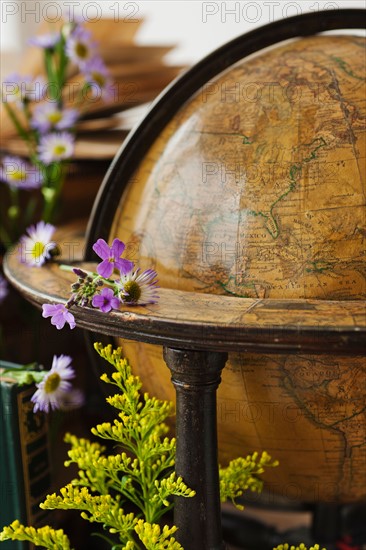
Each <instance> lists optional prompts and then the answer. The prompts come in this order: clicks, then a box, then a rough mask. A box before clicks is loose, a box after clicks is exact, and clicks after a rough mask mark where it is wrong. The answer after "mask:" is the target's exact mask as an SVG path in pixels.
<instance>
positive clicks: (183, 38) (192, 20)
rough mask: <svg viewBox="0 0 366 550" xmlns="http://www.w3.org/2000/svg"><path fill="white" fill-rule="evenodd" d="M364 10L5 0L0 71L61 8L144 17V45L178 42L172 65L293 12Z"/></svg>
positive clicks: (184, 1)
mask: <svg viewBox="0 0 366 550" xmlns="http://www.w3.org/2000/svg"><path fill="white" fill-rule="evenodd" d="M351 7H352V8H364V7H365V2H364V1H363V0H336V1H314V0H297V1H290V0H289V1H288V0H268V1H266V0H261V1H258V0H257V1H250V0H246V1H240V2H239V1H229V2H220V1H199V0H174V1H169V0H159V1H155V0H152V1H150V0H149V2H146V1H145V2H139V1H132V2H130V1H128V2H122V1H105V0H103V1H101V0H99V1H98V2H93V1H89V0H74V1H67V0H65V1H58V2H56V1H52V2H48V1H47V0H43V1H42V2H39V1H38V2H36V1H33V0H26V1H24V0H11V1H8V0H3V1H2V3H1V12H2V19H1V23H2V25H1V27H2V28H1V39H0V40H1V53H2V56H3V58H2V63H1V71H2V72H4V70H5V68H6V66H7V65H8V63H7V62H6V59H5V61H4V57H5V58H8V59H10V58H13V59H14V58H16V57H19V56H20V55H21V54H22V52H24V50H25V49H26V47H27V42H28V39H29V38H30V37H31V36H32V35H33V34H34V32H35V31H36V28H37V26H38V24H39V23H41V22H43V21H47V20H50V21H56V20H57V18H59V17H60V15H61V10H64V9H72V10H74V11H73V12H74V13H75V14H77V15H79V16H81V17H82V18H84V19H86V20H90V21H93V22H94V21H96V20H97V19H98V18H101V17H110V18H114V19H119V20H121V19H124V20H125V21H126V22H127V21H132V20H133V19H141V18H143V19H144V24H143V25H142V26H141V27H140V29H139V31H138V34H137V36H136V41H137V42H138V43H140V44H157V43H158V44H162V43H165V44H176V48H175V49H174V52H171V53H170V54H169V56H168V58H167V60H170V61H171V62H173V63H193V62H195V61H197V60H198V59H200V58H201V57H203V56H204V55H206V54H207V53H209V52H210V51H212V50H213V49H214V48H217V47H218V46H220V45H221V44H224V43H225V42H227V41H228V40H230V39H231V38H234V37H235V36H238V35H240V34H242V33H243V32H247V31H250V30H252V29H254V28H256V27H258V26H260V25H264V24H266V23H269V22H271V21H274V20H278V19H283V18H285V17H290V16H292V15H296V14H300V13H305V12H317V11H319V10H323V9H337V8H351Z"/></svg>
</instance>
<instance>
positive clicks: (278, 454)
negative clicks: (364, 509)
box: [103, 34, 366, 502]
mask: <svg viewBox="0 0 366 550" xmlns="http://www.w3.org/2000/svg"><path fill="white" fill-rule="evenodd" d="M365 97H366V87H365V39H364V38H363V37H361V36H353V35H349V34H348V35H342V34H323V35H314V36H309V37H305V38H300V39H293V40H288V41H286V42H284V43H281V44H280V45H278V46H275V47H271V48H267V49H266V50H264V51H263V50H262V51H260V52H258V53H253V54H252V55H250V56H249V57H246V58H245V59H241V60H239V61H236V62H235V63H234V64H232V65H231V66H229V67H228V68H225V70H221V69H220V64H218V70H217V75H216V76H215V77H213V78H210V79H209V80H208V81H207V82H206V83H205V84H203V85H201V86H200V87H199V88H198V89H196V90H195V91H194V93H193V94H192V95H191V96H190V97H189V98H188V99H187V100H186V101H185V102H183V103H182V105H180V106H179V108H177V109H176V112H175V113H174V115H173V116H171V117H170V118H169V120H168V121H167V123H166V124H165V125H164V127H163V128H162V130H161V131H159V132H157V135H156V136H155V137H154V139H153V140H151V143H150V144H149V147H148V148H147V150H146V151H143V147H142V150H141V155H140V156H139V154H138V151H137V152H135V160H134V168H133V170H132V171H131V174H130V176H129V178H128V181H122V180H121V182H120V187H122V186H125V190H124V192H123V197H122V200H121V201H120V203H119V205H118V208H115V212H114V213H112V214H114V218H113V223H112V225H111V227H110V228H109V237H110V238H112V237H119V238H121V239H122V240H123V241H125V242H128V243H129V254H130V257H131V258H133V259H134V260H136V261H137V262H138V263H139V264H140V266H141V267H143V268H149V267H152V266H153V267H154V268H155V269H156V270H157V272H158V274H159V280H160V285H161V286H163V287H167V288H171V289H180V290H189V291H199V292H203V293H211V294H227V295H232V296H236V297H237V299H238V300H240V299H241V298H242V297H251V298H274V299H278V300H281V299H292V298H296V299H297V298H315V299H319V300H345V301H346V300H351V299H352V300H363V299H365V296H366V286H365V262H366V255H365V237H366V224H365V220H366V218H365V194H366V188H365V150H366V143H365V115H366V104H365ZM127 147H128V146H127ZM114 170H115V176H114V178H115V180H116V178H117V179H118V169H117V168H114ZM105 198H106V196H105ZM111 204H112V203H111V202H110V205H111ZM109 207H110V206H109ZM105 208H106V207H105ZM112 214H111V217H113V215H112ZM106 216H107V215H106V214H105V217H104V222H103V223H106V222H105V219H106ZM217 322H220V319H217ZM319 337H320V336H319ZM123 346H124V351H125V353H126V355H127V356H128V357H129V358H130V360H131V363H132V364H133V365H135V367H136V371H137V373H138V374H139V375H140V376H141V377H142V380H143V381H144V384H145V388H146V389H147V390H148V391H149V392H150V393H151V394H154V395H157V396H158V397H160V398H168V399H174V390H173V386H172V385H171V382H170V375H169V371H168V369H167V368H166V365H165V364H164V362H163V359H162V350H161V348H159V347H158V346H152V345H148V344H142V343H136V342H134V343H133V342H123ZM323 351H324V352H325V353H324V354H322V355H318V356H317V355H306V354H303V353H298V354H294V355H285V354H283V355H279V354H277V355H266V354H250V353H247V354H237V353H235V352H233V353H231V354H230V355H229V361H228V364H227V367H226V368H225V369H224V371H223V374H222V383H221V386H220V387H219V391H218V409H217V413H218V437H219V455H220V462H221V463H222V464H224V463H227V462H228V461H229V460H230V459H232V458H234V457H236V456H240V455H246V454H247V453H248V452H252V451H254V450H258V451H261V450H266V451H267V452H269V453H270V454H271V455H272V456H273V457H274V458H276V459H278V460H279V462H280V466H279V467H278V468H275V469H272V471H269V472H268V474H267V475H266V482H267V488H269V489H270V490H272V491H274V492H275V493H278V494H280V495H283V496H285V497H289V498H291V499H296V500H301V501H307V502H317V501H325V502H326V501H332V502H350V501H355V500H358V499H364V498H365V497H366V483H365V463H366V407H365V396H366V365H365V359H364V357H357V356H355V357H342V356H337V355H335V354H334V353H333V354H332V353H331V350H329V352H328V353H326V352H327V350H323Z"/></svg>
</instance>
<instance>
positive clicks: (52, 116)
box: [31, 101, 79, 133]
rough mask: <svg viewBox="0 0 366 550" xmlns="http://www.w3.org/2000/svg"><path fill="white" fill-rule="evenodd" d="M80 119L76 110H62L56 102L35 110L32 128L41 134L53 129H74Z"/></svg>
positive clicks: (38, 106) (43, 104) (45, 104)
mask: <svg viewBox="0 0 366 550" xmlns="http://www.w3.org/2000/svg"><path fill="white" fill-rule="evenodd" d="M78 118H79V111H77V110H76V109H60V108H59V106H58V103H57V102H56V101H50V102H49V103H42V104H41V105H37V107H36V108H35V109H34V112H33V116H32V120H31V126H32V128H35V130H38V131H39V132H41V133H45V132H49V131H50V130H51V129H53V128H55V129H56V130H67V129H68V128H72V127H73V126H74V124H75V122H76V121H77V119H78Z"/></svg>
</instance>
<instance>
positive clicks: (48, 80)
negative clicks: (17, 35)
mask: <svg viewBox="0 0 366 550" xmlns="http://www.w3.org/2000/svg"><path fill="white" fill-rule="evenodd" d="M31 43H32V44H33V45H35V46H37V47H39V48H41V49H42V52H43V61H44V68H45V75H46V77H43V76H39V77H36V78H32V77H30V76H21V75H19V74H15V73H14V74H12V75H10V76H9V77H8V78H7V79H6V80H5V81H4V82H3V84H2V90H1V100H2V103H3V106H4V109H5V111H6V113H7V114H8V116H9V118H10V120H11V121H12V123H13V125H14V128H15V129H16V131H17V134H18V136H19V137H20V138H21V139H22V140H23V142H24V144H25V145H26V147H27V151H28V157H29V161H27V160H25V159H24V158H21V157H16V156H13V155H5V156H3V158H2V161H1V166H0V180H1V181H2V182H3V184H5V186H6V188H7V199H6V200H4V201H1V203H2V204H1V208H2V212H1V223H0V241H1V242H2V243H3V245H4V246H5V248H7V247H9V246H10V245H11V244H13V243H14V242H15V241H16V240H17V239H18V237H19V235H20V234H21V233H22V231H23V230H24V228H25V227H27V225H29V223H30V222H31V221H33V220H34V218H35V217H36V216H38V217H39V218H41V219H42V220H43V221H44V222H50V221H52V220H54V219H55V216H56V214H57V211H58V209H59V202H60V197H61V192H62V187H63V183H64V180H65V176H66V173H67V169H68V164H69V162H70V159H71V158H72V156H73V153H74V147H75V131H76V124H77V122H78V121H79V120H80V117H81V116H82V115H83V114H84V113H85V111H86V109H87V108H88V105H89V104H91V103H93V102H95V101H96V100H97V99H103V100H106V101H110V100H111V99H112V98H113V93H114V85H113V80H112V78H111V76H110V74H109V70H108V69H107V67H106V65H105V63H104V61H103V60H102V58H101V56H100V55H99V53H98V48H97V45H96V43H95V42H94V41H93V39H92V35H91V33H90V31H89V30H87V29H85V28H83V25H82V23H81V22H76V21H74V22H70V23H65V24H63V25H62V27H61V28H60V30H59V31H58V32H53V33H49V34H44V35H41V36H38V37H36V38H34V39H32V41H31ZM73 67H74V68H77V70H78V71H79V72H80V73H81V74H82V75H83V82H82V84H81V86H78V87H76V90H75V89H73V90H71V88H70V87H69V86H68V85H67V78H68V75H69V73H70V71H71V70H72V68H73ZM70 102H71V107H70ZM3 193H4V191H3ZM25 194H28V197H29V200H25V201H24V195H25Z"/></svg>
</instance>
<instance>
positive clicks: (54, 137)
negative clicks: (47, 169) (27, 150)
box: [37, 132, 74, 164]
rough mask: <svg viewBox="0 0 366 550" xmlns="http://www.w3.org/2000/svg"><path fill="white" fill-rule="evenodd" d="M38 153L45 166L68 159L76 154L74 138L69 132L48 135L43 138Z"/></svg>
mask: <svg viewBox="0 0 366 550" xmlns="http://www.w3.org/2000/svg"><path fill="white" fill-rule="evenodd" d="M37 152H38V155H39V158H40V160H41V161H42V162H44V164H51V163H52V162H60V161H62V160H65V159H68V158H70V157H71V156H72V154H73V152H74V136H73V135H72V134H69V133H68V132H55V133H52V134H46V135H45V136H43V137H42V138H41V140H40V142H39V145H38V148H37Z"/></svg>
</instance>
